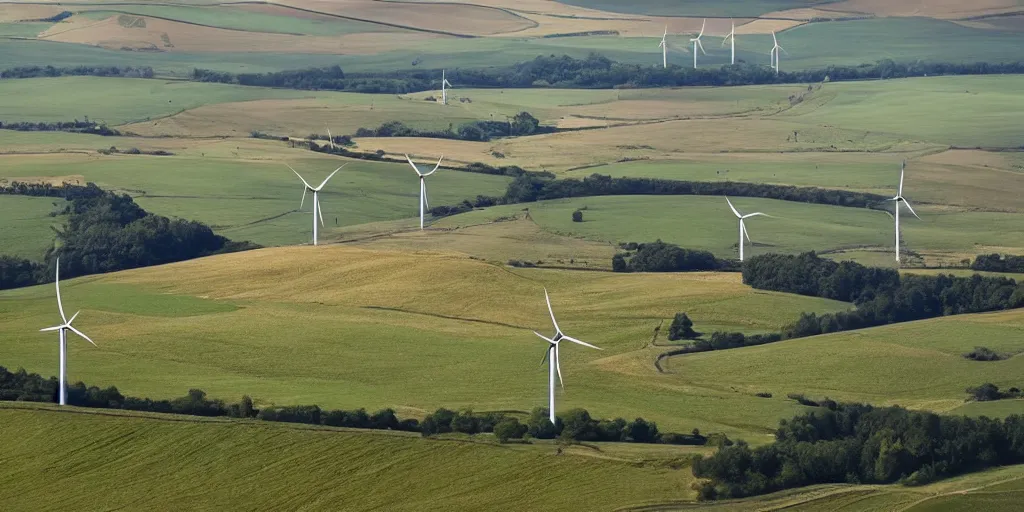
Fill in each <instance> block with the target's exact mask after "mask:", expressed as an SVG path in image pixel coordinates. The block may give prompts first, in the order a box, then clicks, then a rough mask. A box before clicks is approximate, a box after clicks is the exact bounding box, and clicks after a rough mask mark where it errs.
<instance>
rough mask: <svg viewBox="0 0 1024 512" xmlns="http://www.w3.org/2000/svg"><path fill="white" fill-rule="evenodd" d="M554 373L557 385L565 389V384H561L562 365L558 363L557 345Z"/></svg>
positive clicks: (556, 348)
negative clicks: (556, 376)
mask: <svg viewBox="0 0 1024 512" xmlns="http://www.w3.org/2000/svg"><path fill="white" fill-rule="evenodd" d="M555 372H556V373H558V385H559V386H562V389H565V383H564V382H562V364H561V363H559V361H558V345H555Z"/></svg>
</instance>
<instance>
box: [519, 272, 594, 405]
mask: <svg viewBox="0 0 1024 512" xmlns="http://www.w3.org/2000/svg"><path fill="white" fill-rule="evenodd" d="M544 300H546V301H547V303H548V313H550V314H551V323H552V324H554V325H555V336H554V337H553V338H548V337H547V336H544V335H543V334H541V333H539V332H537V331H533V333H534V334H536V335H537V336H539V337H540V338H541V339H542V340H544V341H547V342H548V350H547V352H545V353H544V359H542V360H541V361H540V364H541V365H542V366H543V365H544V362H545V361H547V363H548V418H549V419H550V420H551V423H552V424H554V423H555V375H556V374H557V375H558V383H559V385H561V386H562V389H565V383H563V382H562V367H561V366H560V365H559V364H558V344H559V343H560V342H561V341H562V340H569V341H571V342H573V343H576V344H578V345H583V346H584V347H590V348H593V349H597V350H602V349H601V348H600V347H595V346H594V345H591V344H590V343H586V342H583V341H580V340H578V339H576V338H570V337H568V336H566V335H565V334H562V330H561V329H559V328H558V320H555V312H554V310H552V309H551V297H548V290H547V289H546V288H545V289H544Z"/></svg>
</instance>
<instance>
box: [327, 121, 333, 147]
mask: <svg viewBox="0 0 1024 512" xmlns="http://www.w3.org/2000/svg"><path fill="white" fill-rule="evenodd" d="M327 140H328V141H329V142H330V143H331V149H334V137H332V136H331V127H330V126H328V127H327Z"/></svg>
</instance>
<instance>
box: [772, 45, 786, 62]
mask: <svg viewBox="0 0 1024 512" xmlns="http://www.w3.org/2000/svg"><path fill="white" fill-rule="evenodd" d="M779 49H780V50H782V53H785V54H786V55H789V52H787V51H786V49H785V48H783V47H781V46H779ZM777 53H778V52H776V54H777ZM775 58H776V59H777V58H778V57H775Z"/></svg>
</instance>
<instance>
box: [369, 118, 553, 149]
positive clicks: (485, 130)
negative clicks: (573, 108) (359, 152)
mask: <svg viewBox="0 0 1024 512" xmlns="http://www.w3.org/2000/svg"><path fill="white" fill-rule="evenodd" d="M554 131H556V130H555V128H552V127H548V126H541V125H540V121H538V120H537V118H536V117H533V115H531V114H530V113H529V112H520V113H518V114H516V115H515V116H513V117H512V118H511V119H510V120H509V121H471V122H468V123H463V124H461V125H459V127H458V128H457V129H455V128H453V127H452V125H448V129H446V130H419V129H416V128H413V127H411V126H408V125H406V124H405V123H403V122H401V121H388V122H386V123H383V124H381V125H380V126H378V127H377V128H359V129H358V130H356V133H355V135H353V136H354V137H426V138H432V139H452V140H466V141H474V142H486V141H489V140H491V139H492V138H494V137H522V136H527V135H536V134H539V133H552V132H554ZM349 141H351V138H349Z"/></svg>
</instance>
